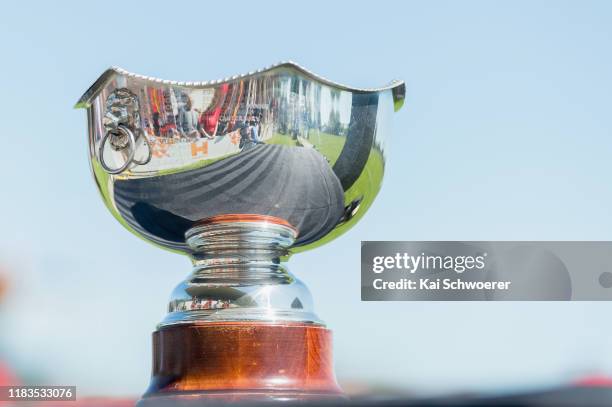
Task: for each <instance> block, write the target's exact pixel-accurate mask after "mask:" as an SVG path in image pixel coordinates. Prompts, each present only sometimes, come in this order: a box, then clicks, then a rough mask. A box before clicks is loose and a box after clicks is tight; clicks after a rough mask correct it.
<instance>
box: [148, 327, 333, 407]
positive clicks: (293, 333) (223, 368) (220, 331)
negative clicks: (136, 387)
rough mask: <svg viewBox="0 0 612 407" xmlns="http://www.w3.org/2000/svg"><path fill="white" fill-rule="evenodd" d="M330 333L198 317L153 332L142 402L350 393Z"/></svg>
mask: <svg viewBox="0 0 612 407" xmlns="http://www.w3.org/2000/svg"><path fill="white" fill-rule="evenodd" d="M331 342H332V340H331V331H330V330H328V329H326V328H325V327H323V326H320V325H315V324H301V323H263V322H198V323H192V324H179V325H172V326H167V327H162V328H161V329H159V330H157V331H155V332H154V333H153V373H152V379H151V384H150V386H149V388H148V389H147V391H146V393H145V394H144V396H143V398H142V399H141V400H140V402H139V406H141V407H142V406H154V405H155V406H159V405H166V402H167V403H168V404H167V405H171V404H172V405H195V404H202V402H205V401H206V400H215V401H222V402H223V401H228V402H230V401H266V400H279V401H282V400H327V399H338V400H341V399H343V398H344V396H343V393H342V390H341V389H340V387H339V386H338V384H337V383H336V379H335V376H334V370H333V364H332V343H331Z"/></svg>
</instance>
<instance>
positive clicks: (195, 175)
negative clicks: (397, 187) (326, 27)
mask: <svg viewBox="0 0 612 407" xmlns="http://www.w3.org/2000/svg"><path fill="white" fill-rule="evenodd" d="M404 94H405V88H404V84H403V82H398V81H396V82H392V83H391V84H389V85H388V86H385V87H381V88H373V89H359V88H351V87H348V86H345V85H341V84H338V83H335V82H332V81H329V80H327V79H325V78H322V77H320V76H317V75H315V74H313V73H312V72H310V71H308V70H306V69H305V68H303V67H301V66H299V65H297V64H295V63H292V62H285V63H280V64H277V65H274V66H272V67H269V68H265V69H262V70H259V71H256V72H251V73H249V74H246V75H240V76H234V77H231V78H226V79H223V80H218V81H211V82H176V81H165V80H160V79H155V78H151V77H145V76H140V75H135V74H132V73H129V72H127V71H124V70H122V69H119V68H111V69H109V70H107V71H106V72H105V73H104V74H103V75H102V76H101V77H100V78H99V79H98V80H97V81H96V82H95V83H94V85H93V86H92V87H91V88H90V89H88V90H87V92H86V93H85V94H84V95H83V97H82V98H81V99H80V100H79V102H78V103H77V106H78V107H83V108H86V109H87V111H88V125H89V132H88V134H89V147H90V148H89V150H90V159H91V165H92V169H93V174H94V177H95V179H96V183H97V185H98V187H99V190H100V192H101V194H102V197H103V199H104V201H105V203H106V205H107V207H108V208H109V210H110V211H111V213H112V214H113V215H114V216H115V218H117V219H118V220H119V222H121V224H122V225H123V226H125V227H126V228H127V229H128V230H130V231H131V232H132V233H135V234H136V235H138V236H141V237H143V238H144V239H146V240H148V241H150V242H152V243H154V244H156V245H158V246H160V247H163V248H166V249H169V250H173V251H179V252H182V253H185V254H187V255H189V256H190V257H191V258H192V261H193V263H194V271H193V273H192V274H191V275H190V276H189V277H188V278H187V280H186V281H185V282H184V283H182V284H181V285H179V287H177V289H176V290H175V292H174V293H173V296H172V298H171V301H170V307H169V310H170V314H169V315H168V318H166V320H165V321H164V322H163V323H180V322H185V321H192V320H213V319H224V318H227V319H231V320H234V319H246V320H251V319H255V320H260V319H265V320H270V319H275V318H276V319H278V318H280V319H282V320H300V321H312V322H317V321H318V319H317V318H316V316H315V315H314V313H313V311H312V306H311V300H310V295H309V293H308V290H307V289H306V288H305V287H304V286H303V285H302V284H301V283H299V281H297V280H296V279H295V278H294V277H293V276H292V275H290V274H289V273H288V271H287V270H286V268H285V266H284V265H283V264H282V261H283V260H285V259H287V258H288V257H289V256H290V255H291V254H293V253H296V252H300V251H303V250H307V249H310V248H314V247H316V246H318V245H321V244H324V243H325V242H328V241H329V240H331V239H333V238H335V237H337V236H339V235H340V234H342V233H344V232H345V231H346V230H347V229H348V228H350V227H351V226H352V225H354V224H355V223H356V222H357V221H358V219H359V218H361V217H362V216H363V215H364V214H365V212H366V211H367V209H368V208H369V207H370V205H371V204H372V202H373V200H374V198H375V196H376V194H377V193H378V191H379V189H380V185H381V182H382V177H383V173H384V165H385V164H384V163H385V147H384V141H385V138H386V137H387V136H388V135H389V133H390V124H391V123H390V122H391V116H392V114H393V112H394V111H397V110H399V109H400V108H401V106H402V104H403V101H404ZM232 290H234V291H232Z"/></svg>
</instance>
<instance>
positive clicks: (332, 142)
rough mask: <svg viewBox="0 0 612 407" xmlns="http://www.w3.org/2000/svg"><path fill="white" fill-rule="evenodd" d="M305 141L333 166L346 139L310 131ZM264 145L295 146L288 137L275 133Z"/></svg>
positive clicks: (294, 142) (293, 141) (294, 141)
mask: <svg viewBox="0 0 612 407" xmlns="http://www.w3.org/2000/svg"><path fill="white" fill-rule="evenodd" d="M307 140H308V141H309V142H310V143H312V145H313V146H314V148H315V149H316V150H317V151H318V152H320V153H321V154H323V156H325V158H327V160H328V161H329V163H330V165H334V163H335V162H336V160H337V159H338V156H339V155H340V152H341V151H342V147H344V142H345V140H346V137H344V136H334V135H333V134H329V133H322V132H319V131H316V130H311V131H310V132H309V133H308V138H307ZM265 143H266V144H280V145H284V146H296V145H297V142H296V140H293V139H292V138H291V136H290V135H287V134H280V133H276V134H274V135H273V136H272V137H270V138H269V139H267V140H265Z"/></svg>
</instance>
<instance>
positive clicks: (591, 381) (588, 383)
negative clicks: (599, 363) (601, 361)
mask: <svg viewBox="0 0 612 407" xmlns="http://www.w3.org/2000/svg"><path fill="white" fill-rule="evenodd" d="M576 385H577V386H579V387H610V388H612V377H610V376H604V375H594V376H587V377H583V378H582V379H579V380H577V381H576Z"/></svg>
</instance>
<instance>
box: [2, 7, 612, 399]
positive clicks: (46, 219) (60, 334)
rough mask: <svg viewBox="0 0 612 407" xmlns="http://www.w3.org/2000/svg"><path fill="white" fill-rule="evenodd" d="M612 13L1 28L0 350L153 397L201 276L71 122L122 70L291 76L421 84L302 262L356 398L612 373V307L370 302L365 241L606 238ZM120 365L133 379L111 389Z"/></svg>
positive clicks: (80, 126) (50, 376) (10, 10)
mask: <svg viewBox="0 0 612 407" xmlns="http://www.w3.org/2000/svg"><path fill="white" fill-rule="evenodd" d="M611 17H612V4H611V3H609V2H604V1H602V2H593V1H586V2H563V1H537V2H531V1H513V2H489V1H464V2H452V1H448V2H446V1H432V2H424V1H423V2H388V1H376V2H355V1H353V2H344V3H340V2H330V1H327V2H318V1H311V2H302V3H300V4H298V5H292V6H290V5H289V3H281V2H276V3H273V2H259V3H258V2H235V1H227V2H214V3H212V4H204V3H203V2H191V3H185V4H181V3H168V2H154V1H150V2H146V3H144V2H143V3H141V4H140V5H138V4H136V2H125V1H123V2H113V1H104V2H96V3H95V4H94V3H91V2H74V3H67V2H63V3H62V2H46V3H43V2H41V3H38V4H37V3H33V2H29V1H21V2H18V3H13V4H7V5H5V6H4V7H3V12H2V14H1V15H0V50H1V55H2V60H3V61H4V62H3V70H2V75H0V85H1V87H0V89H2V94H1V96H0V111H1V112H2V119H3V120H2V124H3V131H2V135H1V136H0V137H2V147H1V149H0V154H1V155H2V158H1V159H0V173H1V174H3V176H2V185H3V194H2V195H1V196H2V199H0V227H1V228H2V231H3V233H1V234H0V264H2V265H3V267H4V269H8V270H10V271H11V273H12V274H11V279H12V284H13V294H12V295H11V296H10V298H9V299H8V300H7V302H6V303H4V304H3V305H4V308H3V312H2V316H1V320H2V325H0V326H1V328H0V351H1V354H2V355H4V357H5V358H8V359H9V360H11V361H12V362H13V363H14V364H15V365H16V366H17V367H18V368H19V370H20V371H21V372H23V374H24V375H26V376H27V377H30V378H32V380H39V381H42V382H44V383H49V382H54V383H57V384H76V385H77V386H79V389H80V392H81V394H129V395H138V394H140V393H141V392H142V391H143V390H144V389H145V386H146V384H147V382H148V376H149V369H150V346H151V344H150V333H151V331H152V330H153V329H154V327H155V325H156V323H157V322H158V321H160V320H161V319H162V317H163V315H164V313H165V302H166V299H167V297H168V295H169V294H170V291H171V289H172V288H173V287H174V285H175V284H176V283H178V282H179V281H180V280H181V279H183V278H184V277H185V275H186V274H187V273H188V272H189V269H190V265H189V262H188V261H187V259H185V258H182V257H181V256H178V255H175V254H171V253H167V252H164V251H161V250H159V249H157V248H155V247H153V246H151V245H148V244H147V243H145V242H143V241H141V240H139V239H137V238H135V237H134V236H132V235H131V234H129V233H128V232H127V231H125V230H124V229H123V228H122V227H121V226H120V225H119V223H118V222H116V221H115V220H114V219H113V218H112V217H111V215H110V214H109V213H108V212H107V210H106V209H105V208H104V206H103V204H102V201H101V200H100V199H99V197H98V193H97V191H96V189H95V186H94V183H93V180H92V178H91V175H90V173H89V169H88V164H87V154H86V121H85V113H84V112H83V111H81V110H73V109H72V106H73V105H74V103H75V102H76V100H77V99H78V97H79V96H80V95H81V93H82V92H83V91H84V90H85V89H86V88H87V87H88V86H89V85H90V84H91V83H92V81H93V80H94V79H95V78H97V76H98V75H99V74H100V73H101V72H102V71H103V70H104V69H105V68H106V67H108V66H110V65H118V66H121V67H123V68H126V69H128V70H130V71H133V72H137V73H141V74H145V75H153V76H157V77H161V78H168V79H175V80H207V79H214V78H218V77H225V76H228V75H233V74H237V73H243V72H247V71H250V70H254V69H257V68H260V67H263V66H267V65H270V64H272V63H274V62H277V61H279V60H286V59H292V60H295V61H297V62H299V63H301V64H303V65H305V66H306V67H307V68H309V69H311V70H313V71H314V72H317V73H319V74H321V75H324V76H326V77H329V78H330V79H332V80H337V81H340V82H343V83H347V84H349V85H353V86H379V85H382V84H385V83H387V82H389V81H390V80H391V79H395V78H397V79H403V80H405V81H406V88H407V97H406V103H405V106H404V109H403V110H401V111H400V112H399V113H398V114H396V115H395V119H396V121H395V122H394V134H393V136H392V138H391V139H390V140H387V149H388V152H389V154H388V156H389V160H388V162H387V167H386V169H387V173H386V175H385V183H384V186H383V188H382V190H381V192H380V194H379V197H378V199H377V201H376V202H375V204H374V205H373V207H372V208H371V209H370V211H369V213H368V214H367V215H366V216H365V217H364V219H363V220H362V221H361V223H360V224H359V225H357V226H356V227H355V228H353V229H352V230H351V231H350V232H349V233H347V234H346V235H344V236H343V237H342V238H340V239H338V240H336V241H334V242H332V243H330V244H328V245H327V246H324V247H322V248H320V249H317V250H314V251H311V252H308V253H304V254H300V255H297V256H295V257H294V258H292V259H291V262H290V267H291V270H292V271H293V272H294V273H295V274H296V275H298V276H299V277H300V278H301V279H302V280H304V281H305V283H306V284H307V285H308V286H309V287H310V289H311V291H312V293H313V296H314V299H315V304H316V306H317V311H318V313H319V315H320V316H321V317H322V318H323V319H324V320H326V322H327V323H328V325H329V326H330V327H331V328H332V329H334V335H335V356H336V367H337V374H338V376H339V378H340V379H341V381H344V382H354V381H369V382H376V383H383V384H388V385H392V386H399V387H403V388H405V389H410V390H414V391H422V392H444V391H454V390H461V389H483V390H491V389H498V388H514V387H522V386H537V385H548V384H552V383H556V382H559V381H563V380H568V379H571V378H573V377H575V376H576V375H579V374H582V373H585V372H598V371H603V372H608V373H612V351H611V350H610V349H611V348H610V346H609V338H610V337H612V326H611V325H610V324H608V323H607V319H608V316H609V315H610V312H612V305H610V304H609V303H541V304H533V303H466V304H457V303H361V302H360V282H359V276H360V273H359V248H360V241H361V240H540V239H542V240H610V239H612V214H611V211H610V208H611V207H612V188H611V187H610V182H609V179H610V174H611V169H612V168H611V167H612V164H610V159H609V157H610V155H611V153H612V137H611V136H612V122H611V120H610V111H611V107H612V103H611V101H610V97H611V96H610V95H612V53H611V52H610V44H611V43H612V26H611V25H610V24H609V22H610V19H611ZM117 361H120V366H121V369H120V371H117V367H116V366H117Z"/></svg>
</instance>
